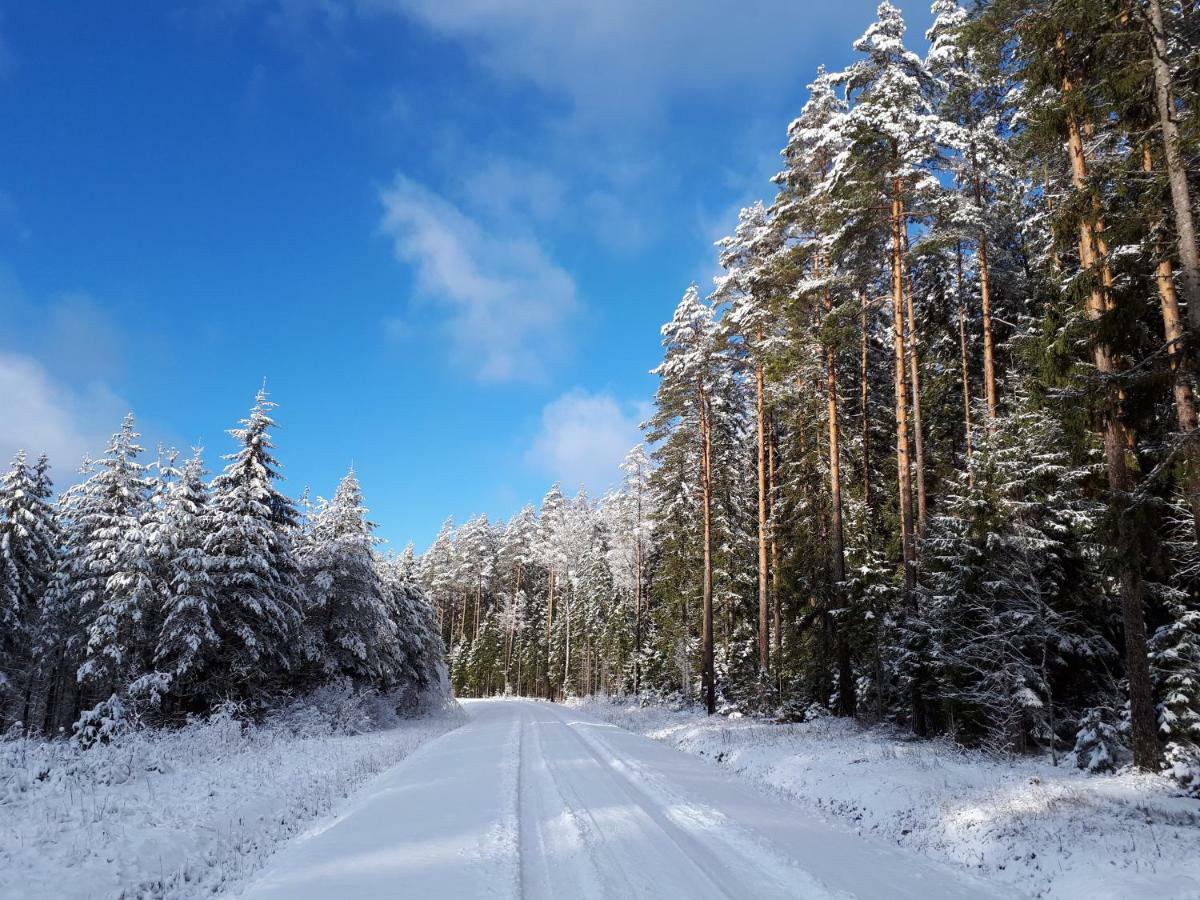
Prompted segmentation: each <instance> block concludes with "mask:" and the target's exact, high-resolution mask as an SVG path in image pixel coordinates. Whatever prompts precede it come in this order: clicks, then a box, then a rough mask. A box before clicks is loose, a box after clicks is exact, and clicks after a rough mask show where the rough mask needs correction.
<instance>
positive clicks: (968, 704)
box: [913, 391, 1112, 751]
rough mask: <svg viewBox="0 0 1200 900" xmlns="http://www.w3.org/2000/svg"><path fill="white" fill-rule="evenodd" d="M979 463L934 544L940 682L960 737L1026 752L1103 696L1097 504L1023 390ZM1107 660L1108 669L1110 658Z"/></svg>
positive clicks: (931, 625) (925, 607)
mask: <svg viewBox="0 0 1200 900" xmlns="http://www.w3.org/2000/svg"><path fill="white" fill-rule="evenodd" d="M976 460H977V462H976V464H975V466H974V467H973V469H971V470H968V469H966V468H965V467H964V469H963V471H962V473H961V474H960V475H959V476H958V478H957V479H956V480H955V481H953V482H951V483H949V484H947V485H946V489H945V496H944V499H943V507H942V510H943V511H942V512H941V514H939V515H938V516H937V517H936V519H935V520H934V523H933V526H932V527H931V529H930V531H929V534H928V536H927V538H926V539H925V541H924V546H923V559H924V566H923V569H922V579H921V581H922V583H921V588H920V590H921V595H922V615H921V618H920V619H919V620H917V621H916V622H914V623H913V624H915V625H916V627H918V628H922V629H925V630H926V631H927V632H928V634H929V636H930V641H929V647H930V669H931V673H932V678H931V682H932V684H933V685H934V686H935V688H936V691H937V696H938V697H939V698H940V700H941V717H942V719H943V723H944V724H945V726H946V727H947V728H948V729H949V730H950V731H951V732H952V733H954V734H956V735H957V736H958V737H960V738H961V739H964V740H968V741H973V740H979V739H986V740H987V741H988V742H989V743H990V744H991V745H992V746H993V747H996V748H1000V749H1004V750H1016V751H1027V750H1029V749H1031V748H1032V747H1034V746H1049V747H1051V748H1052V749H1053V748H1054V746H1055V743H1056V731H1058V730H1060V728H1059V726H1061V725H1062V724H1063V718H1064V713H1063V712H1062V710H1065V709H1071V708H1074V709H1078V708H1080V707H1081V705H1084V704H1087V703H1089V701H1090V702H1092V703H1094V702H1095V701H1096V700H1098V699H1101V698H1099V697H1097V696H1096V695H1095V694H1094V693H1092V692H1093V691H1094V689H1095V684H1096V682H1095V680H1093V679H1092V678H1089V677H1088V676H1087V675H1085V674H1084V673H1085V672H1087V671H1088V670H1100V671H1102V668H1103V666H1102V664H1103V662H1105V661H1107V660H1110V659H1111V657H1112V649H1111V647H1110V646H1109V645H1108V643H1107V641H1106V640H1105V638H1104V636H1103V634H1104V632H1103V629H1102V628H1099V627H1097V625H1096V624H1094V623H1097V622H1102V621H1103V618H1104V616H1103V609H1104V602H1103V600H1104V597H1105V588H1104V579H1103V577H1102V576H1101V573H1100V572H1099V570H1098V569H1097V568H1096V564H1095V561H1096V557H1097V554H1096V549H1095V547H1094V544H1093V543H1092V542H1094V540H1095V535H1096V529H1097V525H1098V522H1099V520H1100V518H1101V513H1102V510H1101V509H1100V508H1099V507H1098V506H1097V504H1095V503H1094V502H1092V501H1090V500H1088V499H1087V496H1086V494H1085V492H1084V484H1085V482H1086V481H1087V479H1088V478H1089V477H1090V475H1091V471H1092V468H1093V467H1092V466H1086V465H1085V466H1077V465H1074V464H1072V462H1071V460H1070V456H1069V454H1068V452H1067V442H1066V440H1065V438H1064V436H1063V433H1062V430H1061V428H1060V427H1059V425H1058V424H1057V422H1055V420H1054V419H1053V418H1052V417H1050V416H1049V415H1047V414H1046V412H1045V411H1043V410H1041V409H1039V408H1038V407H1037V406H1036V405H1035V404H1034V403H1032V402H1031V401H1030V398H1029V397H1028V395H1026V394H1024V393H1023V392H1021V391H1016V392H1014V394H1013V396H1012V403H1011V405H1010V411H1009V412H1007V413H1006V414H1004V415H1001V416H999V417H998V418H997V419H995V420H994V423H993V427H992V428H991V429H990V430H985V431H983V433H982V434H981V436H980V444H979V446H978V449H977V453H976ZM1098 663H1099V664H1098Z"/></svg>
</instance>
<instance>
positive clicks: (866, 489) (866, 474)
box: [858, 291, 871, 511]
mask: <svg viewBox="0 0 1200 900" xmlns="http://www.w3.org/2000/svg"><path fill="white" fill-rule="evenodd" d="M861 299H862V313H861V319H862V322H861V324H862V348H861V353H862V361H861V365H860V368H859V381H858V385H859V391H860V392H861V396H860V397H859V413H860V415H861V416H862V451H863V467H862V481H863V506H865V507H866V508H867V510H868V511H869V510H870V509H871V414H870V408H869V407H868V404H867V401H868V397H869V395H870V393H869V390H868V388H869V386H870V382H869V381H868V378H867V375H868V371H867V362H868V359H869V354H868V350H869V342H868V332H867V292H866V291H863V292H862V294H861Z"/></svg>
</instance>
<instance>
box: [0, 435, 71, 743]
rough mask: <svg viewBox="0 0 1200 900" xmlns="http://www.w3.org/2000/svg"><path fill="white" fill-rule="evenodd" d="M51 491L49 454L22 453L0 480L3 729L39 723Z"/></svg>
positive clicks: (52, 548)
mask: <svg viewBox="0 0 1200 900" xmlns="http://www.w3.org/2000/svg"><path fill="white" fill-rule="evenodd" d="M50 495H51V487H50V478H49V463H48V462H47V460H46V457H45V456H42V457H41V458H40V459H39V460H38V462H37V463H36V464H35V465H34V466H30V465H29V463H28V462H27V461H26V458H25V453H24V451H20V452H18V453H17V455H16V456H15V457H14V458H13V461H12V466H11V467H10V468H9V470H8V471H7V472H6V473H5V474H4V476H3V478H0V732H2V731H4V729H5V728H6V727H7V726H8V725H9V723H12V722H21V723H22V724H24V725H25V726H26V727H27V728H33V727H35V725H34V723H33V722H32V721H31V719H30V714H31V713H32V712H33V704H34V702H35V697H34V692H35V690H36V687H37V685H36V681H37V677H36V676H37V666H36V665H35V656H34V642H35V638H36V631H37V626H38V617H39V613H40V611H41V606H42V600H43V595H44V594H45V592H46V589H47V587H48V585H49V583H50V577H51V575H52V574H53V572H54V566H55V562H56V554H57V552H58V539H59V538H58V529H57V526H56V522H55V518H54V510H53V508H52V507H51V506H50V504H49V499H50Z"/></svg>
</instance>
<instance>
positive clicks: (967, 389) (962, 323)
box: [954, 241, 995, 486]
mask: <svg viewBox="0 0 1200 900" xmlns="http://www.w3.org/2000/svg"><path fill="white" fill-rule="evenodd" d="M954 258H955V264H956V275H957V281H956V284H955V286H956V288H957V291H958V353H959V359H960V360H961V364H962V395H963V424H964V426H965V429H966V430H965V432H964V433H965V435H966V440H967V483H968V484H970V485H972V486H973V485H974V484H975V468H974V466H973V462H974V458H973V452H974V448H973V446H972V442H971V369H970V367H969V366H968V365H967V303H966V300H965V299H964V298H963V259H962V241H959V242H958V244H957V245H955V248H954ZM989 415H990V416H993V417H994V416H995V411H991V412H989Z"/></svg>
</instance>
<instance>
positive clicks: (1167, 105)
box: [1148, 0, 1200, 329]
mask: <svg viewBox="0 0 1200 900" xmlns="http://www.w3.org/2000/svg"><path fill="white" fill-rule="evenodd" d="M1148 4H1149V8H1148V12H1149V15H1150V30H1151V37H1152V38H1153V41H1152V44H1153V47H1154V50H1153V58H1152V60H1151V62H1152V66H1151V68H1152V69H1153V70H1154V100H1155V104H1156V106H1157V107H1158V125H1159V130H1160V131H1161V132H1162V140H1163V149H1164V151H1165V157H1166V165H1167V181H1168V183H1169V184H1170V186H1171V206H1172V208H1173V210H1174V213H1175V233H1176V235H1178V237H1179V263H1180V275H1181V276H1182V278H1181V282H1182V287H1183V299H1184V301H1185V302H1186V303H1187V309H1188V318H1189V320H1190V321H1191V326H1192V328H1193V329H1200V250H1198V249H1197V246H1196V221H1195V218H1194V217H1193V215H1192V198H1191V190H1190V188H1189V186H1188V174H1187V164H1186V163H1185V162H1184V159H1183V149H1182V147H1181V146H1180V140H1179V126H1178V125H1176V123H1175V114H1176V113H1175V101H1174V98H1173V97H1172V95H1171V94H1172V91H1171V68H1170V65H1169V64H1168V62H1167V33H1166V23H1165V22H1164V20H1163V13H1162V4H1161V3H1160V2H1159V0H1148Z"/></svg>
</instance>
